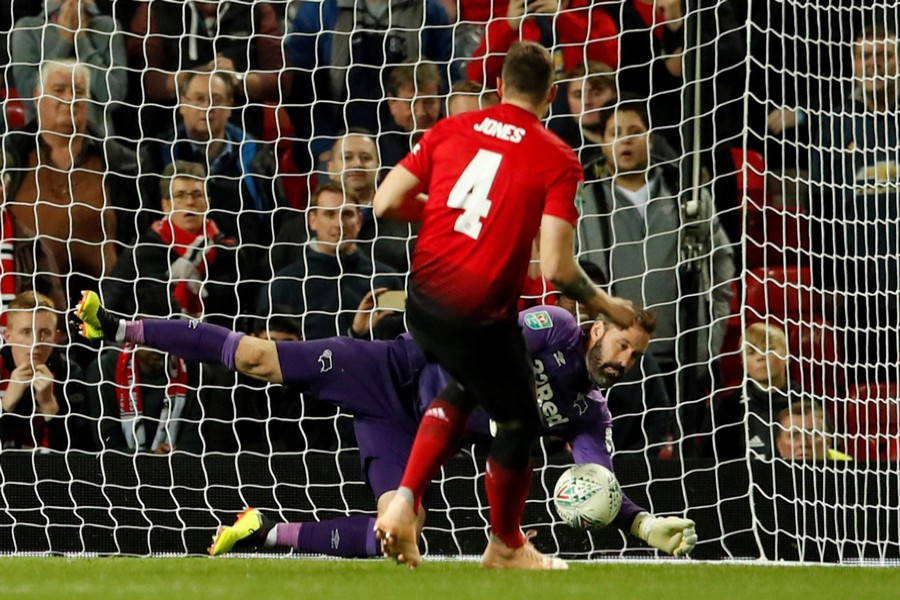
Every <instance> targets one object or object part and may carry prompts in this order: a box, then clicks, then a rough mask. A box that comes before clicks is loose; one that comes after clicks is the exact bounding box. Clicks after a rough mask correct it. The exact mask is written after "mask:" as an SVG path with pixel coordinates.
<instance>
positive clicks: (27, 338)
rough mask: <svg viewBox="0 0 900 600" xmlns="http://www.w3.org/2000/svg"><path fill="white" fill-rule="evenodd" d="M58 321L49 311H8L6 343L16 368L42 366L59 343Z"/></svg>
mask: <svg viewBox="0 0 900 600" xmlns="http://www.w3.org/2000/svg"><path fill="white" fill-rule="evenodd" d="M57 323H58V319H57V317H56V314H55V313H53V312H51V311H49V310H36V311H35V310H10V311H9V312H7V317H6V341H7V342H8V343H9V345H10V346H11V347H12V355H13V360H14V361H15V362H16V366H17V367H18V366H22V365H24V364H31V365H43V364H45V363H46V362H47V359H49V358H50V353H51V352H53V345H54V344H55V343H56V342H57V341H59V330H58V329H57Z"/></svg>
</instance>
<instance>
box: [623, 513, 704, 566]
mask: <svg viewBox="0 0 900 600" xmlns="http://www.w3.org/2000/svg"><path fill="white" fill-rule="evenodd" d="M631 534H632V535H634V536H635V537H639V538H641V539H642V540H644V541H645V542H647V543H648V544H650V545H651V546H653V547H654V548H656V549H658V550H662V551H663V552H665V553H667V554H671V555H672V556H678V557H682V556H687V555H688V554H690V553H691V550H693V549H694V546H696V545H697V531H696V530H695V529H694V522H693V521H691V520H690V519H681V518H679V517H654V516H653V515H651V514H649V513H645V512H642V513H640V514H639V515H638V516H637V517H635V519H634V522H633V523H632V524H631Z"/></svg>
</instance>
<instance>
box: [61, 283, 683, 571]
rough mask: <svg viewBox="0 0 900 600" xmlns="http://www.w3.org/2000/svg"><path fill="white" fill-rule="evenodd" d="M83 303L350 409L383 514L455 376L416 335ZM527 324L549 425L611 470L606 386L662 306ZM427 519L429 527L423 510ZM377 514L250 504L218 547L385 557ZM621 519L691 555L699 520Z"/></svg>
mask: <svg viewBox="0 0 900 600" xmlns="http://www.w3.org/2000/svg"><path fill="white" fill-rule="evenodd" d="M75 314H76V316H77V317H78V318H79V319H80V320H81V321H82V324H81V333H82V335H83V336H84V337H86V338H88V339H100V338H106V339H107V340H110V341H116V342H119V343H123V342H130V343H134V344H143V345H146V346H149V347H152V348H156V349H158V350H162V351H164V352H169V353H172V354H175V355H177V356H180V357H182V358H184V359H185V360H193V361H199V362H210V363H221V364H224V365H226V366H227V367H228V368H230V369H233V370H236V371H239V372H241V373H244V374H246V375H249V376H252V377H256V378H258V379H262V380H264V381H269V382H273V383H289V384H294V385H299V386H300V387H301V388H302V389H303V390H304V392H307V393H310V394H312V395H314V396H315V397H316V398H318V399H319V400H321V401H323V402H328V403H331V404H333V405H335V406H338V407H340V408H341V409H343V410H344V411H346V412H348V413H350V414H352V415H353V417H354V420H353V423H354V429H355V432H356V438H357V442H358V444H359V452H360V460H361V462H362V472H363V475H364V477H365V479H366V483H367V484H368V485H369V487H370V488H371V490H372V492H373V493H374V495H375V498H376V500H377V506H378V511H379V513H380V512H382V511H383V510H384V509H385V508H386V507H387V505H388V503H389V502H390V500H391V499H392V498H393V497H394V494H395V491H396V489H397V487H398V486H399V484H400V480H401V479H402V477H403V471H404V468H405V466H406V461H407V459H408V457H409V453H410V450H411V448H412V443H413V440H414V439H415V436H416V431H417V429H418V424H419V421H420V420H421V418H422V416H423V415H424V413H425V411H426V410H427V409H428V406H429V404H430V403H431V400H432V399H433V398H435V397H436V395H437V394H438V393H439V392H440V391H441V390H442V389H443V388H444V387H445V386H446V384H447V381H448V379H449V378H448V375H447V374H446V373H445V372H444V371H443V370H442V369H441V368H440V367H439V366H437V365H436V364H433V363H428V362H427V361H426V359H425V357H424V355H423V354H422V352H421V350H419V348H418V346H417V345H416V343H415V342H414V341H413V340H412V338H411V336H409V335H408V334H404V335H401V336H400V337H398V338H397V339H395V340H392V341H387V342H385V341H367V340H358V339H354V338H350V337H334V338H328V339H322V340H314V341H307V342H272V341H268V340H262V339H259V338H256V337H253V336H248V335H244V334H242V333H238V332H234V331H230V330H228V329H225V328H223V327H219V326H216V325H210V324H206V323H200V322H198V321H193V320H184V319H144V320H140V321H125V320H124V319H118V318H115V317H114V316H113V315H111V314H110V313H109V312H107V311H106V310H105V309H104V308H103V307H102V306H101V304H100V299H99V297H98V296H97V294H95V293H94V292H85V293H84V295H83V297H82V301H81V302H80V303H79V304H78V307H77V308H76V312H75ZM519 324H520V326H521V327H522V329H523V332H524V336H525V341H526V344H527V347H528V351H529V353H530V355H531V357H532V359H533V361H534V372H535V384H536V387H537V398H538V402H539V403H540V412H541V417H542V424H541V435H545V436H551V435H552V436H555V437H557V438H561V439H563V440H565V441H566V442H568V443H569V445H570V447H571V450H572V458H573V460H574V462H575V463H576V464H582V463H598V464H601V465H603V466H605V467H607V468H608V469H610V470H612V469H613V466H612V455H611V454H612V431H611V427H612V416H611V415H610V412H609V409H608V408H607V404H606V398H605V397H604V395H603V392H602V391H601V390H602V389H603V388H607V387H609V386H610V385H612V384H613V383H615V382H616V381H618V380H619V379H620V378H621V377H622V375H623V374H624V373H625V371H626V370H627V369H629V368H630V367H631V366H632V365H633V364H634V363H635V361H636V359H637V358H639V357H640V355H641V354H643V352H644V351H645V350H646V348H647V345H648V344H649V341H650V336H651V335H652V333H653V329H654V327H655V321H654V317H653V315H652V313H650V312H648V311H645V310H640V311H636V318H635V321H634V323H633V324H632V326H631V327H630V328H629V329H627V330H623V329H621V328H619V327H617V326H616V325H613V324H611V323H608V322H606V321H604V320H602V319H598V320H597V321H595V322H594V324H593V325H592V326H591V327H590V329H589V330H588V331H584V330H582V328H581V327H579V326H578V323H577V321H576V319H575V318H574V317H573V316H572V315H571V314H570V313H569V312H568V311H566V310H564V309H562V308H559V307H556V306H539V307H535V308H532V309H529V310H526V311H523V312H521V313H520V314H519ZM490 429H491V424H490V421H489V419H488V417H487V414H486V413H484V412H481V411H476V412H474V413H473V414H472V415H471V417H470V419H469V422H468V426H467V433H468V434H469V435H467V436H466V438H465V439H466V440H467V441H478V440H479V439H488V436H490ZM418 519H419V521H418V531H419V533H421V529H422V526H423V524H424V520H425V511H424V510H422V511H421V512H420V513H419V515H418ZM374 523H375V518H374V517H369V516H365V515H351V516H347V517H339V518H336V519H330V520H327V521H319V522H305V523H275V522H273V521H272V520H271V519H269V518H268V517H266V516H265V515H263V514H262V512H261V511H259V510H257V509H254V508H248V509H246V510H245V511H244V512H243V513H241V515H239V517H238V519H237V520H236V521H235V523H234V524H233V525H231V526H230V527H224V528H220V529H219V530H218V532H217V533H216V535H215V537H214V538H213V543H212V545H211V546H210V548H209V553H210V554H212V555H214V556H215V555H219V554H224V553H226V552H230V551H231V550H232V549H235V548H238V549H240V548H248V547H260V546H262V547H274V546H282V547H292V548H295V549H297V550H298V551H300V552H305V553H314V554H327V555H332V556H340V557H348V558H351V557H368V556H380V555H381V554H382V552H381V549H380V548H379V545H378V540H377V539H376V536H375V532H374V530H373V528H374ZM613 524H615V525H616V526H617V527H618V528H620V529H622V530H623V531H628V532H631V533H632V534H633V535H635V536H637V537H638V538H640V539H642V540H644V541H645V542H647V543H648V544H650V545H651V546H653V547H655V548H657V549H659V550H662V551H663V552H666V553H668V554H671V555H674V556H686V555H687V554H688V553H690V551H691V550H692V549H693V548H694V546H695V545H696V543H697V535H696V532H695V529H694V522H693V521H691V520H689V519H683V518H678V517H655V516H653V515H651V514H650V513H649V512H647V511H646V510H644V509H643V508H641V507H640V506H638V505H637V504H635V503H634V502H632V501H631V500H630V499H628V497H627V496H625V497H624V498H623V500H622V507H621V509H620V510H619V514H618V516H617V517H616V519H615V520H614V521H613ZM334 540H340V541H339V542H338V543H334Z"/></svg>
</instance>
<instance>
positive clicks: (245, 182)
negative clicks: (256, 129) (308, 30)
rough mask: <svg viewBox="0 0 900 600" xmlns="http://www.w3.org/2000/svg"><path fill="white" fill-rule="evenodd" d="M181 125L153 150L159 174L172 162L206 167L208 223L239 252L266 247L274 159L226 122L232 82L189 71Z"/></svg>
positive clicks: (269, 233)
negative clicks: (233, 241)
mask: <svg viewBox="0 0 900 600" xmlns="http://www.w3.org/2000/svg"><path fill="white" fill-rule="evenodd" d="M178 86H179V98H180V104H179V107H178V112H179V114H180V115H181V123H179V124H178V127H177V128H175V129H174V130H173V131H171V132H169V134H168V135H166V136H165V139H166V141H165V142H163V143H162V144H160V146H159V148H158V149H157V153H156V154H157V158H158V160H159V161H160V162H159V164H160V169H159V170H160V171H161V170H162V169H163V168H164V167H165V166H167V165H169V164H171V163H172V161H175V160H184V161H189V162H195V163H200V164H201V165H204V166H205V167H206V171H207V173H208V176H207V179H206V186H207V194H208V196H209V199H210V211H209V218H210V219H212V220H213V221H215V223H216V225H217V226H218V227H219V229H220V230H221V231H222V233H223V234H224V235H226V236H228V237H231V238H234V239H236V240H238V241H239V242H240V243H241V245H242V247H246V245H248V244H249V245H253V246H257V247H261V246H268V245H269V244H271V242H272V238H273V235H274V232H273V223H272V219H273V215H274V212H273V211H274V208H275V202H274V199H273V193H272V185H273V182H272V180H273V176H274V171H275V158H274V154H273V150H272V148H271V146H270V145H268V144H263V143H260V142H258V141H257V140H255V139H253V137H252V136H251V135H250V134H248V133H246V132H245V131H243V130H242V129H241V128H240V127H238V126H237V125H234V124H233V123H229V119H230V117H231V111H232V107H233V106H234V78H233V77H232V76H230V75H229V74H227V73H224V72H222V71H215V72H213V73H199V72H189V73H185V74H184V76H182V77H181V78H180V79H179V82H178Z"/></svg>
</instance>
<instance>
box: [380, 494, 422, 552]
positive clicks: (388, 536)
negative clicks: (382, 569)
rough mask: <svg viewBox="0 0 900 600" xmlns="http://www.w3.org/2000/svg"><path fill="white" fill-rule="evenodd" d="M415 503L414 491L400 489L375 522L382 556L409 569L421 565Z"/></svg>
mask: <svg viewBox="0 0 900 600" xmlns="http://www.w3.org/2000/svg"><path fill="white" fill-rule="evenodd" d="M414 502H415V501H414V499H413V493H412V490H410V489H409V488H405V487H401V488H400V489H398V490H397V493H396V494H395V495H394V497H393V498H392V499H391V500H390V501H389V502H388V503H387V507H386V508H385V509H384V511H383V512H382V511H379V512H380V513H381V514H379V515H378V519H376V520H375V536H376V537H377V538H378V539H379V540H380V541H381V550H382V553H383V554H384V555H385V556H389V557H391V558H393V559H394V560H396V561H397V562H398V563H400V564H405V565H406V566H408V567H409V568H410V569H415V568H416V567H417V566H419V563H420V562H421V561H422V556H421V554H420V553H419V544H418V541H419V535H418V531H419V530H418V528H417V524H418V517H417V516H416V513H415V511H414V510H413V504H414ZM379 504H380V503H379Z"/></svg>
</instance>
